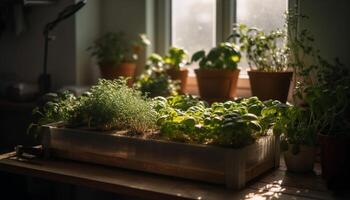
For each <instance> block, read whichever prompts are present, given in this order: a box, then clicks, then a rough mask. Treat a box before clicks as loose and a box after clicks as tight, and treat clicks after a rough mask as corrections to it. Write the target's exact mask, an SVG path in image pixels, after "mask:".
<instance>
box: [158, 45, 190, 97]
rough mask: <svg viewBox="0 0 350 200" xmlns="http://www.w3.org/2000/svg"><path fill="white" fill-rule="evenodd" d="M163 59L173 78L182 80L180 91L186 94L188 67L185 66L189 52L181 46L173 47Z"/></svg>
mask: <svg viewBox="0 0 350 200" xmlns="http://www.w3.org/2000/svg"><path fill="white" fill-rule="evenodd" d="M163 60H164V64H165V66H166V68H167V73H168V75H169V76H170V77H171V79H172V80H175V81H179V82H180V90H179V92H180V93H181V94H184V93H185V92H186V84H187V77H188V69H186V68H184V67H183V66H185V65H186V64H187V52H186V51H185V50H184V49H181V48H176V47H171V48H170V49H169V51H168V54H167V55H165V56H164V58H163Z"/></svg>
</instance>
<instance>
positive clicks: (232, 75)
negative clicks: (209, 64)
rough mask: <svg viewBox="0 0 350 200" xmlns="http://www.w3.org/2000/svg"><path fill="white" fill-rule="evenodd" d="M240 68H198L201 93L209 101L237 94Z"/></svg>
mask: <svg viewBox="0 0 350 200" xmlns="http://www.w3.org/2000/svg"><path fill="white" fill-rule="evenodd" d="M239 72H240V70H239V69H236V70H228V69H225V70H222V69H196V70H195V73H196V77H197V82H198V89H199V94H200V96H201V98H202V99H203V100H206V101H208V102H209V103H212V102H215V101H225V100H229V99H232V98H233V97H235V96H236V91H237V81H238V76H239Z"/></svg>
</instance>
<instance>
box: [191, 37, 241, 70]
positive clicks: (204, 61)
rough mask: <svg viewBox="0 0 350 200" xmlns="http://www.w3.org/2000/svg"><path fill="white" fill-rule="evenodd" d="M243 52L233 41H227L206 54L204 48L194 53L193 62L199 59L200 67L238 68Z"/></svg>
mask: <svg viewBox="0 0 350 200" xmlns="http://www.w3.org/2000/svg"><path fill="white" fill-rule="evenodd" d="M240 59H241V54H240V52H239V49H238V47H237V46H235V45H234V44H233V43H229V42H225V43H221V44H219V45H218V46H217V47H214V48H212V49H211V50H210V51H209V53H208V54H207V55H206V53H205V51H204V50H201V51H198V52H196V53H194V54H193V55H192V59H191V60H192V62H197V61H199V67H200V69H230V70H234V69H237V64H238V62H239V61H240Z"/></svg>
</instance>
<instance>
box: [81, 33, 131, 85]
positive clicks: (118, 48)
mask: <svg viewBox="0 0 350 200" xmlns="http://www.w3.org/2000/svg"><path fill="white" fill-rule="evenodd" d="M134 49H135V48H132V45H131V44H129V43H128V41H127V40H126V39H125V36H124V34H123V33H122V32H119V33H113V32H110V33H106V34H104V35H103V36H101V37H100V38H98V39H97V40H96V41H95V42H94V44H93V45H92V46H90V47H89V48H88V51H90V52H91V56H94V57H96V58H97V62H98V65H99V67H100V72H101V76H102V78H104V79H109V80H113V79H117V78H119V77H127V78H129V80H128V85H129V86H131V85H132V83H133V79H134V74H135V69H136V65H135V63H134V61H135V60H136V59H137V55H136V54H135V53H136V52H133V50H134Z"/></svg>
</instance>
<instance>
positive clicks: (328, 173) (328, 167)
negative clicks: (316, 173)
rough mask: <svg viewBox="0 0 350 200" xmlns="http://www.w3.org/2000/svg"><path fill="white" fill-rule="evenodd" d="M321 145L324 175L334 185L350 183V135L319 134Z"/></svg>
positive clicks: (342, 185)
mask: <svg viewBox="0 0 350 200" xmlns="http://www.w3.org/2000/svg"><path fill="white" fill-rule="evenodd" d="M318 139H319V143H320V146H321V168H322V177H323V178H324V179H326V180H327V181H328V182H329V184H330V185H331V186H332V187H344V186H346V185H349V182H348V181H349V178H350V157H349V152H350V137H349V136H347V137H346V136H333V135H324V134H319V135H318Z"/></svg>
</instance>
